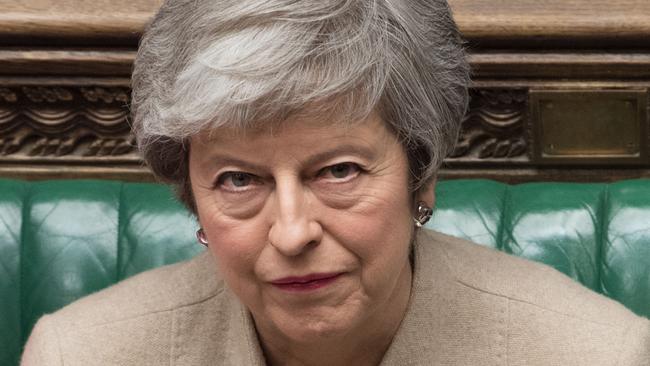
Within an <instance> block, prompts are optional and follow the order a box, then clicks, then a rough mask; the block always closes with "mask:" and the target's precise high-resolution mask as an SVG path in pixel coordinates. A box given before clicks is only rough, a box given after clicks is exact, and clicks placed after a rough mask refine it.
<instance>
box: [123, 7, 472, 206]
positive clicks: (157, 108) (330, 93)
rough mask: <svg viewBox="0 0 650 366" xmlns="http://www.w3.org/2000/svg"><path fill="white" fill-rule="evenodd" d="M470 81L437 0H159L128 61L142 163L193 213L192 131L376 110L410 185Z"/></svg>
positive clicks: (437, 150)
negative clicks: (399, 147) (398, 148)
mask: <svg viewBox="0 0 650 366" xmlns="http://www.w3.org/2000/svg"><path fill="white" fill-rule="evenodd" d="M468 84H469V68H468V65H467V62H466V59H465V52H464V49H463V47H462V42H461V40H460V35H459V32H458V30H457V28H456V25H455V23H454V21H453V19H452V17H451V13H450V9H449V6H448V4H447V3H446V1H445V0H300V1H295V0H220V1H215V0H212V1H208V0H167V1H165V3H164V4H163V5H162V7H161V8H160V10H159V12H158V13H157V14H156V16H155V17H154V19H153V20H152V22H151V23H150V25H149V26H148V27H147V29H146V31H145V34H144V36H143V38H142V40H141V43H140V48H139V51H138V55H137V57H136V60H135V65H134V70H133V80H132V86H133V97H132V111H133V129H134V132H135V135H136V138H137V141H138V145H139V148H140V150H141V152H142V153H143V156H144V159H145V162H147V163H148V164H149V166H150V167H151V168H152V170H153V172H154V173H155V174H156V175H157V176H158V177H160V178H162V179H163V180H165V181H167V182H170V183H172V184H175V185H176V186H177V188H178V193H179V194H180V197H181V199H182V200H183V201H184V203H185V204H187V205H188V207H189V208H190V209H191V210H193V211H195V207H194V202H193V199H192V195H191V190H190V187H189V174H188V173H189V172H188V167H187V151H188V146H186V145H187V141H188V138H189V137H190V136H192V135H194V134H196V133H198V132H200V131H202V130H210V129H214V128H218V127H223V126H228V127H234V128H239V129H247V128H251V127H259V125H260V124H264V123H266V124H268V123H278V122H281V121H283V120H286V119H287V118H288V117H289V116H291V115H293V114H296V113H303V112H305V111H309V113H313V115H314V116H316V115H321V116H322V115H323V114H326V115H330V116H333V117H336V119H337V120H339V121H358V120H361V119H363V118H365V117H366V116H367V115H369V114H370V113H371V112H372V111H373V110H377V111H378V112H379V113H380V115H381V117H382V118H383V119H384V121H385V122H386V123H387V126H388V127H389V129H391V130H392V131H393V132H394V133H395V135H396V136H397V137H398V138H399V139H400V142H401V143H402V144H403V146H404V148H405V151H406V153H407V155H408V158H409V164H410V168H411V183H412V187H411V189H412V190H413V191H416V190H417V189H419V188H421V187H422V186H423V185H425V184H426V183H427V182H430V181H431V180H432V179H433V178H434V177H435V173H436V171H437V169H438V167H439V166H440V164H441V162H442V159H443V158H444V157H445V156H446V155H447V154H448V153H449V152H450V151H451V149H452V148H453V145H454V143H455V142H456V139H457V135H458V131H459V127H460V123H461V121H462V117H463V115H464V113H465V110H466V107H467V100H468V96H467V86H468Z"/></svg>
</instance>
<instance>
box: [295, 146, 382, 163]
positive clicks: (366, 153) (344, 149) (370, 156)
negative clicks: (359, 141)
mask: <svg viewBox="0 0 650 366" xmlns="http://www.w3.org/2000/svg"><path fill="white" fill-rule="evenodd" d="M344 154H351V155H358V156H361V157H362V158H364V159H367V160H374V159H375V156H376V151H375V150H374V149H371V148H369V147H365V146H359V145H351V144H345V145H340V146H337V147H335V148H334V149H331V150H326V151H323V152H320V153H316V154H314V155H311V156H310V157H309V158H308V159H307V161H306V165H307V166H310V165H314V164H316V163H318V162H321V161H325V160H329V159H332V158H335V157H337V156H338V155H344Z"/></svg>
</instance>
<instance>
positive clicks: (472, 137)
mask: <svg viewBox="0 0 650 366" xmlns="http://www.w3.org/2000/svg"><path fill="white" fill-rule="evenodd" d="M527 99H528V93H527V90H525V89H474V90H472V92H471V102H470V108H469V112H468V114H467V116H466V117H465V120H464V121H463V127H462V131H461V135H460V137H459V140H458V144H457V145H456V148H455V150H454V152H453V153H452V154H451V157H450V159H449V160H450V161H452V162H463V161H467V162H476V161H504V160H516V161H526V160H528V156H527V152H528V145H529V144H528V143H527V139H526V137H525V135H526V134H525V127H526V123H525V122H526V118H527V113H526V112H527Z"/></svg>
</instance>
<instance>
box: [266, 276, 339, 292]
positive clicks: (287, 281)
mask: <svg viewBox="0 0 650 366" xmlns="http://www.w3.org/2000/svg"><path fill="white" fill-rule="evenodd" d="M341 275H343V273H315V274H311V275H307V276H300V277H294V276H291V277H284V278H280V279H278V280H274V281H271V282H270V283H271V284H272V285H273V286H275V287H277V288H279V289H281V290H285V291H292V292H302V291H313V290H317V289H319V288H323V287H325V286H328V285H330V284H332V283H334V282H335V281H336V280H337V279H338V278H339V277H340V276H341Z"/></svg>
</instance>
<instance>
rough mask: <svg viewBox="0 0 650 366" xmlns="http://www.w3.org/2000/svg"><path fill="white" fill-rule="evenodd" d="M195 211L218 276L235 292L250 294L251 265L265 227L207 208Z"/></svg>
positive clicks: (263, 237)
mask: <svg viewBox="0 0 650 366" xmlns="http://www.w3.org/2000/svg"><path fill="white" fill-rule="evenodd" d="M213 207H214V206H213ZM198 211H199V217H200V221H201V225H202V227H203V230H204V231H205V233H206V235H207V238H208V241H209V245H208V248H209V250H210V252H211V253H212V255H213V257H214V258H215V260H216V262H217V268H218V271H219V273H220V274H221V276H222V277H223V278H224V280H225V281H226V283H227V284H228V285H229V287H230V288H231V289H232V290H233V291H234V292H236V293H240V294H241V293H242V292H247V291H251V287H252V286H254V283H255V274H254V266H255V263H256V261H257V258H258V257H259V255H260V252H261V251H262V249H263V247H264V243H266V238H267V235H266V232H265V231H264V229H263V228H264V225H260V224H259V223H255V222H253V221H255V220H236V219H233V218H230V217H228V216H225V215H223V214H221V213H220V212H219V211H218V210H214V209H213V210H210V209H209V206H208V207H206V206H203V207H201V206H199V209H198Z"/></svg>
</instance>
